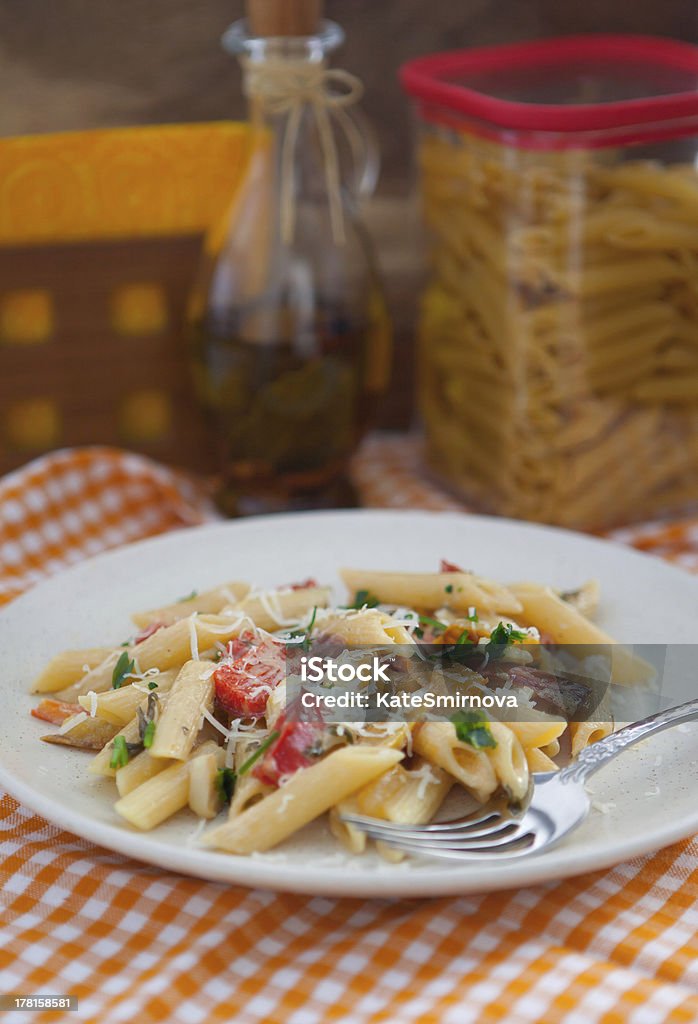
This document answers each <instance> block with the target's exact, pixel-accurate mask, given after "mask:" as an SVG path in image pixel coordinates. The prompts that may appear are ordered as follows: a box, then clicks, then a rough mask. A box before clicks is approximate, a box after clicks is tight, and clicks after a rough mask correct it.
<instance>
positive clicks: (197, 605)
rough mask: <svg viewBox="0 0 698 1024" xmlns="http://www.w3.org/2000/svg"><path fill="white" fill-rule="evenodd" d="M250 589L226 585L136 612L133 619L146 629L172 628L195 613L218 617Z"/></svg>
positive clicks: (241, 584) (246, 586) (239, 584)
mask: <svg viewBox="0 0 698 1024" xmlns="http://www.w3.org/2000/svg"><path fill="white" fill-rule="evenodd" d="M249 589H250V588H249V586H248V585H247V584H246V583H224V584H223V586H220V587H214V588H213V589H212V590H205V591H204V592H203V593H201V594H192V595H191V596H190V597H185V598H182V599H181V600H179V601H175V603H174V604H167V605H163V607H162V608H153V609H151V610H150V611H147V612H136V613H135V614H134V615H132V616H131V619H132V620H133V622H135V624H136V625H137V626H139V627H140V628H141V629H144V628H146V627H148V626H150V625H152V624H153V623H155V624H156V625H161V626H171V625H173V623H175V622H179V621H180V619H186V618H188V617H189V616H190V615H193V614H195V613H198V614H200V615H201V614H204V615H216V614H217V613H218V612H220V611H221V609H222V608H224V607H225V606H226V605H231V604H233V605H234V604H237V603H238V601H241V600H242V599H243V598H244V597H245V595H246V594H247V593H248V592H249Z"/></svg>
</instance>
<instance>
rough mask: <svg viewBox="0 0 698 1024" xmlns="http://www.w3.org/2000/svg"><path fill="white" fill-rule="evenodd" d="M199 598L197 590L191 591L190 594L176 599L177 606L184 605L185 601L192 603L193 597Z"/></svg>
mask: <svg viewBox="0 0 698 1024" xmlns="http://www.w3.org/2000/svg"><path fill="white" fill-rule="evenodd" d="M198 596H199V591H198V590H192V592H191V593H190V594H185V595H184V597H178V598H177V604H184V602H185V601H193V600H194V598H195V597H198Z"/></svg>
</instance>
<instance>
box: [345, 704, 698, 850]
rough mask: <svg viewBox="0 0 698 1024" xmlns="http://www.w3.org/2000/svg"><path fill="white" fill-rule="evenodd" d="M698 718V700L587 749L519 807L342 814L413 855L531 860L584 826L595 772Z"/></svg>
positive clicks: (535, 784)
mask: <svg viewBox="0 0 698 1024" xmlns="http://www.w3.org/2000/svg"><path fill="white" fill-rule="evenodd" d="M696 719H698V700H692V701H689V702H688V703H687V704H681V705H679V706H678V707H675V708H669V709H668V710H667V711H661V712H659V714H657V715H652V716H651V717H650V718H644V719H643V720H642V721H641V722H634V723H633V724H632V725H627V726H625V727H624V728H623V729H619V730H618V732H616V733H613V734H612V735H611V736H607V737H606V739H603V740H600V741H599V742H598V743H593V744H592V745H591V746H590V747H587V748H586V749H585V750H583V751H582V752H581V754H580V755H579V757H578V758H577V760H576V761H574V762H573V763H572V764H570V765H568V766H567V767H566V768H563V769H562V770H561V771H559V772H540V773H537V774H535V775H534V776H533V778H532V784H531V785H530V786H529V791H528V793H527V795H526V797H525V798H524V800H523V801H522V802H521V804H520V805H518V806H516V805H511V803H510V802H509V800H508V798H507V797H506V796H500V797H496V798H495V799H494V800H491V801H489V803H487V804H484V805H483V806H482V807H479V808H478V809H477V810H476V811H473V812H471V813H470V814H466V815H463V816H462V817H459V818H455V819H453V820H451V821H442V822H436V823H433V824H430V825H399V824H394V823H392V822H388V821H383V820H381V819H378V818H367V817H364V816H363V815H359V814H343V815H342V820H343V821H346V822H347V823H348V824H350V825H354V826H356V828H358V829H361V830H362V831H363V832H366V834H367V835H368V836H370V837H371V838H372V839H380V840H381V841H382V842H384V843H389V844H390V845H391V846H396V847H398V848H399V849H401V850H406V851H407V852H408V853H415V854H423V855H426V856H429V857H443V858H448V859H451V860H483V859H486V860H488V861H492V860H493V859H494V858H496V859H497V860H509V859H510V858H512V857H524V856H530V855H531V854H533V853H540V852H541V851H543V850H547V849H549V848H550V847H551V846H552V845H553V844H554V843H557V842H559V841H560V839H562V837H563V836H565V835H567V834H568V833H569V832H571V831H572V829H574V828H576V827H577V826H578V825H580V824H581V823H582V822H583V821H584V819H585V818H586V816H587V814H588V813H589V806H590V800H589V796H588V794H587V792H586V790H585V789H584V783H585V782H586V781H587V779H588V778H589V777H590V776H591V775H593V774H594V772H597V771H598V770H599V768H603V767H604V765H606V764H608V763H609V761H612V760H613V759H614V758H615V757H617V756H618V754H620V753H622V751H624V750H627V748H628V747H632V746H633V745H634V744H635V743H639V742H640V740H644V739H647V737H648V736H653V735H654V734H655V733H657V732H662V731H663V730H664V729H669V728H671V726H674V725H679V724H680V723H681V722H690V721H693V720H696Z"/></svg>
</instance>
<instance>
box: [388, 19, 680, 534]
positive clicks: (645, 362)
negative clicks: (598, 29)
mask: <svg viewBox="0 0 698 1024" xmlns="http://www.w3.org/2000/svg"><path fill="white" fill-rule="evenodd" d="M604 40H605V46H604V45H602V42H604ZM638 50H639V51H641V52H638ZM483 55H484V56H483ZM546 55H547V59H548V60H549V61H550V62H551V66H548V67H547V68H546V64H545V59H546ZM651 57H652V58H653V59H654V61H655V62H656V63H657V64H658V66H659V67H660V69H661V70H662V72H663V74H664V78H662V77H661V75H660V74H659V72H657V75H656V80H657V82H659V83H660V84H663V87H664V88H665V89H667V90H669V89H673V90H674V91H673V92H667V93H666V94H661V95H657V96H654V97H649V98H645V99H643V98H642V97H638V96H637V95H635V93H637V92H640V91H641V86H643V82H644V85H645V87H646V80H647V78H648V77H649V76H650V74H651V68H649V64H648V62H649V61H650V58H651ZM502 62H503V63H502ZM682 62H683V63H682ZM473 64H474V67H473V66H471V65H473ZM504 65H506V66H507V68H508V70H507V71H506V73H505V72H503V71H502V70H501V69H502V67H503V66H504ZM684 65H686V67H684ZM689 67H692V68H693V81H695V78H696V75H698V49H696V48H693V47H688V46H685V45H683V44H679V43H672V42H670V41H667V40H662V41H659V40H626V39H623V38H622V37H613V38H612V39H610V40H609V38H608V37H604V38H603V39H602V40H598V39H591V40H582V41H580V40H578V39H576V40H562V41H560V40H555V41H553V42H552V43H550V42H545V43H536V44H517V45H516V46H511V47H497V48H491V49H488V50H485V51H472V52H471V53H467V54H445V55H441V56H440V57H434V58H425V59H422V60H421V61H416V62H413V63H412V65H408V66H407V68H406V69H404V71H403V78H404V82H405V85H406V87H407V89H408V91H410V92H411V93H412V94H413V95H414V96H415V97H417V98H418V100H419V103H420V107H419V112H420V117H421V125H422V127H421V133H420V142H419V148H418V157H419V165H420V172H421V183H422V197H423V210H424V217H425V221H426V224H427V227H428V230H429V236H430V239H431V246H430V262H429V277H428V284H427V287H426V292H425V295H424V299H423V308H422V317H421V327H420V339H419V360H420V372H419V381H420V404H421V411H422V416H423V420H424V424H425V429H426V440H427V451H428V457H429V461H430V463H431V465H432V467H433V468H434V469H435V470H436V471H437V472H438V474H439V475H440V476H441V477H442V478H445V479H446V480H447V481H448V482H449V483H451V484H452V485H453V486H454V487H455V488H457V489H458V490H459V491H460V492H461V493H463V494H464V495H465V496H466V497H467V498H469V499H470V500H471V501H474V502H475V503H477V504H478V505H479V506H480V507H482V508H485V509H487V510H490V511H494V512H498V513H501V514H504V515H510V516H515V517H521V518H526V519H531V520H538V521H544V522H550V523H557V524H560V525H563V526H570V527H577V528H592V529H593V528H602V527H605V526H610V525H614V524H617V523H622V522H624V521H629V520H630V519H637V518H640V517H652V516H660V515H663V514H665V513H667V512H674V511H679V510H683V509H688V508H690V507H695V506H696V505H698V172H697V171H696V163H695V159H696V154H697V153H698V93H696V92H695V91H694V92H692V93H690V94H689V93H685V94H684V93H681V92H680V91H679V85H680V82H681V80H682V74H683V76H684V77H687V76H688V75H689V70H688V68H689ZM468 69H470V70H468ZM584 70H586V75H584V74H582V72H583V71H584ZM468 76H470V77H468ZM471 80H472V81H473V82H474V86H475V85H476V86H479V88H481V89H483V91H482V92H479V91H477V90H476V89H475V87H474V86H473V88H470V87H466V86H465V85H463V84H462V82H463V81H471ZM493 82H496V83H497V89H498V90H499V92H500V93H502V94H505V95H507V96H511V95H516V96H517V97H522V99H521V98H519V99H517V100H516V101H512V100H511V99H499V98H497V97H493V96H491V95H490V94H488V93H486V92H485V91H484V89H485V86H487V84H488V83H489V85H490V87H491V86H492V83H493ZM425 83H426V84H425ZM556 83H558V92H559V95H560V96H561V97H562V101H563V102H564V103H566V104H567V105H564V106H563V105H562V103H558V104H557V105H555V104H550V103H546V104H541V103H540V97H541V96H542V95H544V94H545V95H547V94H553V95H556V92H555V90H556ZM580 83H586V87H587V88H591V85H594V83H595V89H592V94H593V95H594V97H595V98H596V102H594V103H593V104H590V103H580V102H576V103H575V98H576V96H577V93H575V89H579V86H580ZM589 83H591V85H590V84H589ZM658 88H659V86H658ZM633 89H634V90H635V92H633ZM619 94H620V95H621V96H622V98H621V99H616V98H615V97H616V96H617V95H619ZM536 97H538V102H534V100H535V98H536ZM573 97H574V98H573ZM679 113H680V114H681V119H680V121H679V120H678V114H679ZM670 115H671V116H670ZM475 117H477V120H475ZM486 117H487V118H490V119H492V121H491V122H490V121H486V120H485V118H486ZM641 117H644V118H645V120H644V121H640V120H639V119H640V118H641ZM631 118H632V122H631V121H630V120H629V119H631ZM507 121H508V122H509V127H508V128H506V122H507ZM502 122H504V124H503V123H502ZM638 122H639V123H638ZM556 125H557V127H555V126H556ZM533 126H537V127H536V128H535V130H534V127H533ZM565 126H567V130H565ZM505 129H506V130H505Z"/></svg>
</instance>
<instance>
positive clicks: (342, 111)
mask: <svg viewBox="0 0 698 1024" xmlns="http://www.w3.org/2000/svg"><path fill="white" fill-rule="evenodd" d="M243 67H244V72H245V93H246V95H247V96H248V97H250V98H252V99H256V100H259V101H260V102H261V103H262V104H263V105H264V110H265V112H266V113H268V114H270V115H272V116H275V115H283V114H288V122H287V124H286V129H285V132H284V137H283V142H282V146H281V190H280V197H279V203H280V220H281V238H282V241H283V242H284V244H286V245H288V244H290V243H291V242H292V241H293V237H294V233H295V225H296V196H295V192H296V181H295V159H296V146H297V144H298V137H299V134H300V127H301V120H302V117H303V111H304V110H305V109H306V107H307V108H308V109H310V110H311V111H312V113H313V116H314V118H315V124H316V126H317V132H318V137H319V140H320V148H321V150H322V160H323V164H324V171H325V182H326V186H327V197H328V202H329V210H330V226H331V230H332V238H333V240H334V242H335V243H336V244H338V245H342V244H343V243H344V242H345V240H346V233H345V230H344V210H343V205H342V191H341V190H342V181H341V174H340V166H339V154H338V152H337V142H336V140H335V136H334V128H333V121H334V122H336V124H337V126H338V127H339V128H341V130H342V131H343V133H344V136H345V138H346V140H347V142H348V144H349V147H350V149H351V152H352V157H353V159H354V162H355V164H356V166H359V165H360V161H361V152H362V150H363V149H364V142H363V139H362V136H361V133H360V131H359V129H358V128H357V126H356V124H355V123H354V121H353V120H352V118H351V117H350V116H349V115H348V114H347V113H346V108H347V107H349V106H351V105H352V104H354V103H356V102H357V101H358V100H359V99H361V96H362V95H363V90H364V87H363V83H362V82H361V79H359V78H357V77H356V75H352V74H351V73H350V72H349V71H343V70H341V69H339V68H328V67H327V66H326V65H325V64H324V63H317V64H308V63H306V62H303V63H302V64H300V63H296V62H292V61H289V60H274V61H272V60H268V59H267V60H264V61H262V62H254V61H251V60H249V59H247V60H245V61H244V62H243Z"/></svg>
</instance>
